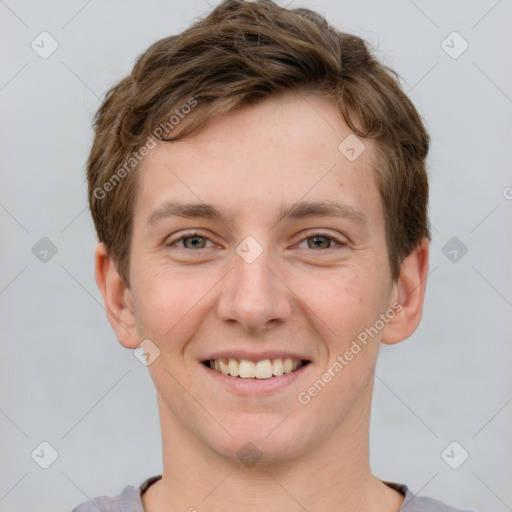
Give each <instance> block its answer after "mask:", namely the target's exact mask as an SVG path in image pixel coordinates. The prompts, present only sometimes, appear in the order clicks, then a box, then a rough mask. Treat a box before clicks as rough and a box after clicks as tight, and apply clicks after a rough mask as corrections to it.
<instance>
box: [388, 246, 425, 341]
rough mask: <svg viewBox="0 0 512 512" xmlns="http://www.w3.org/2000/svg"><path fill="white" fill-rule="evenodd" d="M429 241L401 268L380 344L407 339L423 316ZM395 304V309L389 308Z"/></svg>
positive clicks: (409, 257) (419, 247) (405, 260)
mask: <svg viewBox="0 0 512 512" xmlns="http://www.w3.org/2000/svg"><path fill="white" fill-rule="evenodd" d="M428 256H429V241H428V239H427V238H424V239H423V240H422V241H421V243H420V244H419V245H418V246H417V247H416V249H414V251H413V252H412V253H411V254H409V256H407V257H406V258H405V259H404V261H403V263H402V266H401V269H400V275H399V277H398V279H397V280H396V282H395V284H394V288H395V289H394V292H393V294H392V301H391V304H390V308H391V309H394V310H395V316H394V317H393V318H392V319H391V320H390V321H389V322H388V323H387V324H386V327H385V328H384V330H383V332H382V342H383V343H386V344H389V345H392V344H394V343H398V342H399V341H402V340H404V339H406V338H408V337H409V336H410V335H411V334H412V333H413V332H414V331H415V330H416V328H417V327H418V325H419V323H420V320H421V316H422V314H423V300H424V298H425V289H426V286H427V275H428ZM392 304H395V307H393V306H392Z"/></svg>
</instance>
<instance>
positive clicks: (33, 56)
mask: <svg viewBox="0 0 512 512" xmlns="http://www.w3.org/2000/svg"><path fill="white" fill-rule="evenodd" d="M210 1H211V2H212V3H213V0H210ZM281 5H284V4H283V2H281ZM293 5H294V6H297V7H298V6H307V7H310V8H314V9H317V10H319V11H321V12H322V13H324V14H325V15H326V16H327V17H328V19H329V20H330V21H332V22H333V23H334V24H335V25H336V26H337V27H339V28H341V29H343V30H346V31H352V32H354V33H356V34H358V35H361V36H363V37H365V38H367V39H368V40H370V41H371V42H372V44H373V45H374V46H375V49H376V51H377V54H378V55H379V56H380V57H381V58H382V59H384V60H385V62H387V63H388V64H390V65H391V66H392V67H394V68H395V69H396V70H397V71H398V72H399V74H400V75H401V77H402V79H403V83H404V87H405V90H406V91H408V92H409V94H410V96H411V98H412V99H413V101H414V102H415V104H416V105H417V107H418V109H419V110H420V112H421V113H422V115H423V116H424V118H425V120H426V122H427V125H428V128H429V131H430V133H431V135H432V141H433V144H432V151H431V155H430V159H429V162H430V164H429V169H430V177H431V203H430V215H431V221H432V225H433V228H434V229H433V241H432V245H431V265H430V272H431V275H430V278H429V282H428V286H427V296H426V305H425V310H424V319H423V322H422V324H421V326H420V328H419V329H418V330H417V331H416V333H415V334H414V335H413V336H412V338H411V339H410V340H408V341H405V342H404V343H401V344H398V345H396V346H392V347H388V346H384V347H383V349H382V352H381V357H380V360H379V363H378V366H377V369H376V375H377V378H376V382H375V397H374V408H373V413H372V420H371V421H372V428H371V462H372V467H373V470H374V472H375V473H376V475H377V476H379V477H380V478H383V479H386V480H391V481H397V482H403V483H406V484H407V485H409V487H410V488H411V489H412V490H413V491H414V492H417V493H419V494H421V495H427V496H435V497H437V498H438V499H441V500H443V501H446V502H448V503H452V504H454V505H457V506H459V507H461V508H462V507H467V508H474V509H476V510H479V511H488V512H491V511H492V512H501V511H506V510H512V508H511V507H512V486H511V485H510V482H511V481H512V457H511V455H512V454H511V448H512V441H511V437H510V430H511V429H510V424H511V419H512V403H511V401H512V389H511V385H510V371H511V367H512V358H511V355H512V345H511V343H510V342H511V336H510V333H511V312H512V311H511V308H512V290H511V282H512V279H511V277H512V276H511V265H510V261H511V259H510V258H511V253H512V250H511V236H510V233H511V232H512V230H511V228H512V226H511V224H512V223H511V219H512V215H511V213H512V200H511V198H512V188H510V187H512V175H511V172H510V169H511V151H510V146H511V140H510V134H511V125H512V115H511V114H512V70H511V67H510V62H511V53H512V31H511V30H510V26H511V17H512V16H511V14H512V2H511V1H510V0H501V1H495V0H488V1H487V0H485V1H467V0H460V1H452V2H446V1H441V0H437V1H429V2H427V1H420V0H415V2H413V1H412V0H396V1H386V2H382V1H377V0H374V1H370V0H367V1H359V2H355V1H352V0H350V1H349V0H343V1H339V0H317V1H312V0H308V1H305V0H304V1H302V0H301V1H299V0H295V1H294V2H293ZM209 9H210V7H209V5H208V3H207V2H206V1H205V0H189V1H187V2H186V3H185V2H174V1H169V0H166V1H163V0H162V1H158V0H151V1H144V2H143V1H141V0H139V1H135V2H121V1H120V0H117V1H116V0H104V1H99V0H92V1H89V2H87V1H84V0H73V1H64V0H53V1H47V2H36V1H23V0H19V1H15V0H5V1H0V33H1V37H2V44H1V45H0V52H1V59H2V60H1V62H2V65H1V70H0V71H1V78H0V103H1V119H2V123H1V133H0V141H1V159H2V160H1V162H2V172H1V188H0V223H1V226H2V240H3V242H2V249H3V250H2V252H1V255H2V264H1V265H0V307H1V312H2V313H1V315H2V319H1V324H0V325H1V332H2V355H1V359H0V361H1V390H2V392H1V397H0V429H1V432H2V437H1V452H2V458H1V460H2V469H1V471H2V472H1V478H0V510H1V511H2V512H4V511H5V512H7V511H9V512H11V511H12V512H14V511H16V512H18V511H23V512H25V511H36V510H37V511H69V510H71V508H72V507H73V506H75V505H76V504H78V503H79V502H82V501H85V500H87V499H88V497H92V496H97V495H100V494H107V495H116V494H118V493H119V492H120V491H121V489H122V487H123V486H124V485H126V484H128V483H131V484H139V483H140V482H142V480H144V479H145V478H147V477H149V476H151V475H154V474H158V473H160V472H161V469H162V468H161V454H160V451H161V444H160V431H159V423H158V413H157V408H156V400H155V392H154V388H153V384H152V382H151V380H150V378H149V375H148V372H147V369H146V368H145V367H144V366H143V365H142V364H141V363H140V362H139V361H138V360H137V359H136V358H135V357H134V356H133V353H132V352H131V351H129V350H126V349H124V348H122V347H121V346H120V345H119V344H118V342H117V339H116V338H115V336H114V334H113V332H112V330H111V329H110V326H109V325H108V323H107V320H106V315H105V311H104V309H103V305H102V300H101V296H100V293H99V292H98V290H97V288H96V284H95V281H94V269H93V250H94V246H95V241H96V238H95V233H94V231H93V225H92V220H91V219H90V215H89V213H88V211H87V209H86V185H85V182H84V168H83V166H84V163H85V160H86V158H87V155H88V151H89V149H90V144H91V140H92V131H91V128H90V124H91V117H92V115H93V113H94V112H95V110H96V109H97V107H98V106H99V103H100V99H101V98H102V96H103V94H104V93H105V92H106V90H107V89H108V88H109V87H110V86H111V85H112V84H113V83H114V82H115V81H117V80H118V79H120V78H122V77H123V76H124V75H126V74H127V73H129V71H130V69H131V67H132V65H133V62H134V59H135V57H136V56H138V55H139V54H140V53H141V52H143V51H144V50H145V49H146V48H147V47H148V46H149V45H150V44H151V43H153V42H154V41H156V40H157V39H159V38H161V37H164V36H168V35H171V34H174V33H177V32H179V31H181V30H183V29H184V28H185V27H186V26H187V25H189V24H190V22H191V21H193V19H194V18H196V17H197V16H199V15H203V14H205V13H207V12H208V11H209ZM42 31H47V32H49V33H50V34H51V36H52V37H53V38H54V39H55V40H56V41H57V42H58V45H59V47H58V49H57V50H56V51H55V53H53V54H52V55H51V56H50V57H48V58H47V59H43V58H41V57H40V56H39V55H38V54H37V53H36V52H35V51H34V50H33V49H32V48H31V42H32V41H33V40H35V41H36V43H37V42H38V41H39V43H38V44H39V45H40V46H42V43H41V42H40V38H38V36H39V34H40V33H41V32H42ZM453 31H457V32H458V33H459V34H460V35H461V36H462V38H464V40H465V41H467V43H468V44H469V47H468V49H467V50H466V51H465V52H464V53H463V54H462V55H460V56H459V57H458V58H453V55H454V54H455V53H456V52H458V51H460V49H462V48H463V46H462V45H463V44H464V41H463V40H462V39H460V38H458V36H453V35H452V36H450V37H449V38H448V39H447V40H446V42H445V43H444V48H445V49H447V50H448V51H449V52H451V53H452V56H450V55H449V54H448V53H446V51H445V49H443V47H442V41H443V40H445V39H446V38H447V36H449V35H450V34H451V33H452V32H453ZM450 47H451V48H450ZM45 48H46V49H47V50H48V48H49V42H48V40H47V41H46V43H45ZM507 187H508V188H507ZM42 237H48V238H49V239H50V240H51V241H52V242H53V244H55V246H56V247H57V253H56V254H55V255H54V256H53V257H51V258H50V257H49V256H48V257H47V258H48V261H47V262H42V261H40V260H39V259H38V258H37V257H36V255H35V254H34V253H33V252H32V248H33V246H34V245H35V244H36V243H37V242H38V241H39V240H40V239H41V238H42ZM452 237H457V238H458V239H459V240H460V241H461V242H462V243H463V244H464V245H465V246H466V247H467V249H468V252H467V254H465V255H464V256H462V257H461V256H460V255H461V253H460V251H459V252H458V261H456V262H452V261H451V260H450V259H449V257H447V256H446V255H445V254H444V253H443V251H442V249H443V247H444V246H445V244H446V243H447V242H448V241H449V240H450V239H451V238H452ZM449 250H452V249H450V247H448V249H447V250H445V252H447V253H448V255H449V256H450V254H449ZM40 256H42V255H40ZM451 257H453V253H452V255H451ZM43 441H46V442H48V443H50V444H51V445H52V446H53V447H54V448H55V450H57V452H58V455H59V456H58V459H57V460H56V461H55V462H54V463H53V464H52V465H51V466H50V467H49V468H48V469H46V470H44V469H41V468H40V467H39V465H37V464H36V462H35V461H34V460H33V459H32V458H31V453H32V452H33V451H34V449H36V448H37V447H38V446H39V445H40V443H41V442H43ZM452 441H457V442H458V443H459V444H460V445H461V446H462V447H463V448H464V449H465V450H467V452H468V453H469V458H468V459H467V460H466V461H465V462H464V463H463V464H462V465H461V466H460V467H459V468H458V469H452V468H451V467H449V466H448V465H447V463H446V462H445V461H444V460H443V459H442V457H441V453H442V452H443V450H444V449H445V448H446V447H447V446H448V445H449V443H451V442H452ZM43 452H44V453H45V457H46V456H47V455H48V453H49V452H48V450H47V449H46V452H45V451H44V449H43ZM37 453H39V454H41V453H42V452H41V451H40V449H39V451H38V452H37ZM448 453H449V455H452V454H453V456H452V459H457V458H458V457H460V453H461V451H460V448H458V447H457V448H456V449H455V451H454V452H451V451H450V450H448ZM34 457H35V458H36V459H37V457H36V456H34ZM41 459H42V457H40V459H39V460H41Z"/></svg>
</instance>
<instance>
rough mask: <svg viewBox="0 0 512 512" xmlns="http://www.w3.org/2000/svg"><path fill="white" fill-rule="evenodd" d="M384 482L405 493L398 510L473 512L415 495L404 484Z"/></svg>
mask: <svg viewBox="0 0 512 512" xmlns="http://www.w3.org/2000/svg"><path fill="white" fill-rule="evenodd" d="M385 483H386V485H388V486H389V487H391V488H393V489H395V490H397V491H398V492H400V493H402V494H404V495H405V499H404V502H403V504H402V506H401V507H400V510H399V512H474V511H473V510H467V509H460V508H455V507H452V506H451V505H447V504H446V503H443V502H442V501H439V500H436V499H434V498H429V497H427V496H417V495H416V494H414V493H413V492H412V491H411V490H410V489H409V488H408V487H407V486H406V485H404V484H396V483H393V482H385Z"/></svg>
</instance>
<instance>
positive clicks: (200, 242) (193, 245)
mask: <svg viewBox="0 0 512 512" xmlns="http://www.w3.org/2000/svg"><path fill="white" fill-rule="evenodd" d="M180 242H183V245H184V247H185V248H186V249H203V248H204V246H205V245H206V238H204V237H202V236H187V237H185V238H182V239H181V240H180ZM188 242H190V243H188Z"/></svg>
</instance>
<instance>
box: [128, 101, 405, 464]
mask: <svg viewBox="0 0 512 512" xmlns="http://www.w3.org/2000/svg"><path fill="white" fill-rule="evenodd" d="M350 134H351V132H350V130H349V128H348V127H347V126H346V124H345V123H344V121H343V120H342V118H341V117H340V116H339V114H338V113H337V110H336V108H335V106H334V104H332V103H330V102H329V101H328V100H326V99H323V98H320V97H316V96H308V97H307V98H305V99H304V98H302V97H300V96H297V95H293V94H288V95H287V96H284V97H280V98H277V99H267V100H264V102H261V103H259V104H257V105H255V106H251V107H246V108H244V109H242V110H240V111H238V112H235V113H232V114H230V115H228V116H225V117H223V118H219V119H215V120H214V121H212V122H211V123H210V124H209V125H208V126H207V128H206V129H205V130H204V131H202V132H201V133H200V134H198V135H196V136H194V137H191V138H189V139H187V140H181V141H177V142H172V143H162V144H160V145H158V147H157V148H155V149H154V150H152V151H151V152H150V154H149V155H148V156H147V157H146V158H145V159H144V161H143V162H142V164H141V168H140V169H139V171H140V173H139V175H138V197H137V200H136V204H135V207H134V210H135V211H134V226H133V238H132V252H131V262H130V279H131V287H130V290H129V291H127V297H128V301H129V303H130V304H131V305H132V307H133V315H134V322H135V325H136V330H137V336H136V338H137V339H136V340H135V341H134V346H136V345H138V343H139V342H140V340H142V339H149V340H151V344H154V346H156V347H158V349H159V350H160V356H159V357H158V358H157V359H156V360H155V361H154V362H153V363H152V364H151V365H150V366H149V371H150V373H151V377H152V379H153V381H154V383H155V386H156V389H157V392H158V395H159V406H160V409H161V410H160V413H161V415H162V417H163V418H165V422H167V425H166V426H164V428H168V429H170V430H175V431H177V430H179V429H183V431H184V432H185V431H187V432H188V433H189V434H190V435H191V436H192V438H193V439H194V442H196V443H197V445H198V446H201V447H203V448H205V449H208V450H212V451H213V452H215V453H216V454H219V455H222V456H223V457H228V458H233V459H234V458H235V457H236V456H237V452H239V450H240V449H241V448H242V447H243V446H244V445H245V444H246V443H248V442H251V443H253V445H254V446H256V447H257V448H258V450H259V452H261V454H262V456H263V457H265V458H266V459H267V460H274V459H281V460H285V459H287V458H293V457H295V456H298V455H300V454H304V453H306V452H308V451H309V450H314V449H316V448H317V447H318V444H319V443H320V442H322V440H325V439H328V438H331V439H332V438H333V436H336V435H339V434H340V433H341V432H342V431H343V429H347V428H348V427H347V425H352V426H354V425H357V424H358V422H360V421H361V415H363V411H365V412H367V409H369V404H370V397H371V383H372V373H371V371H370V369H371V368H373V367H374V365H375V360H376V357H377V353H378V345H379V341H380V339H381V336H382V335H383V333H385V331H386V329H388V328H389V326H388V323H387V322H385V321H383V320H382V316H381V315H383V314H386V311H389V308H390V307H391V305H392V303H393V302H394V301H395V300H396V298H397V295H396V286H395V283H394V282H393V280H392V278H391V275H390V269H389V263H388V253H387V250H386V239H385V225H384V215H383V206H382V201H381V198H380V195H379V193H378V190H377V187H376V184H375V179H374V171H373V169H372V165H373V163H374V162H373V158H374V147H373V145H372V142H371V141H368V140H365V141H364V144H365V145H366V149H365V151H364V152H363V153H362V154H360V156H359V157H358V158H357V159H355V160H354V161H350V160H349V159H348V158H347V157H346V156H345V154H343V153H342V152H341V151H340V150H339V149H338V146H339V145H340V142H342V141H343V140H344V139H345V137H347V136H348V135H350ZM397 314H398V313H397ZM379 318H380V319H381V321H380V322H378V320H379ZM391 323H392V322H391ZM382 325H383V327H382ZM369 328H373V329H374V330H373V331H371V332H372V333H375V330H376V331H378V332H377V334H374V335H373V336H371V337H370V336H369V335H368V329H369ZM365 329H367V331H365ZM363 332H366V333H367V335H366V338H367V343H366V344H363V343H362V341H361V340H362V338H364V335H362V334H361V333H363ZM358 340H359V341H358ZM354 341H355V342H356V345H358V346H359V351H357V349H356V348H355V346H354ZM145 343H148V342H145ZM347 352H350V353H352V357H350V355H348V354H347ZM287 358H289V359H291V360H292V361H291V366H292V369H293V368H294V367H296V366H297V364H298V365H299V367H298V368H297V369H296V370H295V371H292V372H291V373H283V374H282V375H279V374H280V373H282V372H283V371H287V370H290V368H289V366H290V362H286V361H283V364H284V369H283V367H282V366H283V364H282V363H281V362H280V360H281V359H283V360H284V359H287ZM340 358H341V359H340ZM230 359H233V362H231V363H230ZM210 360H216V361H217V363H213V364H214V365H215V364H217V370H220V371H217V370H216V369H215V368H213V369H212V368H210V367H209V363H208V361H210ZM267 360H268V361H267ZM299 361H301V363H298V362H299ZM342 361H343V362H342ZM239 362H240V368H242V369H240V368H239V367H238V363H239ZM256 363H257V364H256ZM337 363H338V364H337ZM340 365H341V368H340ZM222 370H224V371H225V372H231V373H233V374H236V373H235V372H236V371H240V372H241V373H242V374H243V375H247V376H249V375H254V373H251V372H258V375H259V376H260V377H262V378H254V377H253V378H245V377H243V376H242V377H240V376H239V377H236V376H232V375H224V374H223V373H222ZM245 372H248V373H245ZM274 373H276V374H277V375H274V376H272V377H270V375H273V374H274ZM328 374H329V375H330V378H329V375H328ZM326 375H327V376H326ZM319 380H320V381H321V382H322V383H321V384H319V383H318V381H319ZM315 383H317V385H316V388H315V389H316V392H315V391H314V390H313V391H311V389H312V387H314V385H315ZM346 431H347V430H345V432H346Z"/></svg>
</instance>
